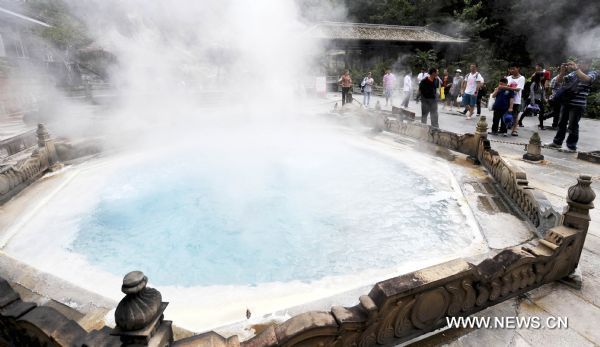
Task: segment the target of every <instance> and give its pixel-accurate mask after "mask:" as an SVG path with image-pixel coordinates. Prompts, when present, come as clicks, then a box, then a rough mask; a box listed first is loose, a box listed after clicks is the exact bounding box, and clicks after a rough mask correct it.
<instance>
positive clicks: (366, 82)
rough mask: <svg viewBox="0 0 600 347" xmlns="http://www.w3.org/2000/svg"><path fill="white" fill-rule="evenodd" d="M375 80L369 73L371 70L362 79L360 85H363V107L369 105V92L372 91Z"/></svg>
mask: <svg viewBox="0 0 600 347" xmlns="http://www.w3.org/2000/svg"><path fill="white" fill-rule="evenodd" d="M374 83H375V80H374V79H373V76H372V75H371V71H369V73H368V74H367V76H366V77H365V78H364V79H363V81H362V83H361V85H362V87H363V105H364V106H365V107H369V103H370V102H371V92H372V91H373V84H374Z"/></svg>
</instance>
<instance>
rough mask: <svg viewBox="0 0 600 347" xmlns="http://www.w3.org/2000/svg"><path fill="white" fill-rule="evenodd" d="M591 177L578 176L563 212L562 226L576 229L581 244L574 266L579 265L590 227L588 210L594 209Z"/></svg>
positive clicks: (570, 190) (594, 195) (594, 196)
mask: <svg viewBox="0 0 600 347" xmlns="http://www.w3.org/2000/svg"><path fill="white" fill-rule="evenodd" d="M591 184H592V177H591V176H590V175H579V178H578V179H577V184H575V185H573V186H571V187H570V188H569V191H568V193H567V207H565V210H564V212H563V222H562V224H563V225H564V226H566V227H569V228H573V229H577V230H578V231H579V232H580V233H582V235H581V238H580V239H581V242H580V244H579V245H578V246H577V247H578V250H577V259H576V262H575V264H578V263H579V258H580V257H581V252H582V251H583V243H584V242H585V237H586V236H587V231H588V227H589V225H590V220H591V218H590V210H591V209H592V208H594V202H593V201H594V199H595V198H596V193H594V191H593V190H592V187H590V185H591Z"/></svg>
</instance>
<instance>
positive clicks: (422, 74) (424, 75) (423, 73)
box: [415, 67, 429, 104]
mask: <svg viewBox="0 0 600 347" xmlns="http://www.w3.org/2000/svg"><path fill="white" fill-rule="evenodd" d="M427 77H429V74H428V73H427V70H425V68H424V67H422V68H421V72H419V74H418V75H417V85H419V84H420V83H421V81H422V80H423V79H425V78H427ZM419 100H421V93H420V92H419V89H418V88H417V96H416V97H415V101H416V102H417V104H418V103H419Z"/></svg>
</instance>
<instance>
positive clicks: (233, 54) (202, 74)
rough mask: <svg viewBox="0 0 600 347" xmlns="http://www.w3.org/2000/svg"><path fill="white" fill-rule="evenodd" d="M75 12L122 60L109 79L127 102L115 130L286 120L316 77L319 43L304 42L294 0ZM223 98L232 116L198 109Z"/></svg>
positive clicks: (136, 4) (182, 0) (181, 2)
mask: <svg viewBox="0 0 600 347" xmlns="http://www.w3.org/2000/svg"><path fill="white" fill-rule="evenodd" d="M73 6H74V9H75V10H76V11H77V12H78V13H80V15H81V16H83V18H85V19H86V21H87V22H88V23H89V24H88V25H89V27H90V29H91V31H92V33H94V34H95V36H96V39H97V42H98V44H99V45H100V46H102V47H104V48H105V49H107V50H108V51H110V52H112V53H114V54H115V55H116V56H117V59H118V65H117V66H116V67H115V68H114V69H113V70H112V71H111V79H112V82H113V83H114V84H115V85H116V86H117V87H118V88H119V89H120V91H121V96H122V98H121V100H120V101H121V108H120V112H119V116H118V117H117V124H118V127H119V128H122V127H123V126H125V127H127V126H131V128H137V129H139V127H140V126H141V127H143V131H144V132H147V131H152V129H156V127H159V129H157V130H159V131H160V132H164V131H165V130H166V129H165V126H166V125H168V126H171V125H172V124H173V123H179V124H180V125H182V126H181V127H177V128H178V129H177V131H181V130H182V129H181V128H185V129H190V127H191V128H196V127H203V126H204V125H205V124H204V121H206V120H207V119H211V118H212V119H214V118H215V117H216V118H221V119H222V118H226V119H231V118H232V117H234V118H236V122H239V121H240V120H243V121H244V122H247V121H248V120H256V119H263V120H265V119H281V118H286V117H288V116H289V115H290V114H291V112H290V111H291V110H293V109H295V108H296V107H297V105H298V104H297V96H298V95H299V93H300V92H301V90H302V87H303V84H304V83H305V78H306V77H307V76H308V74H310V67H309V65H310V64H309V62H310V61H311V54H312V52H314V51H315V47H314V46H313V42H311V41H310V40H309V39H308V38H307V37H305V36H303V32H304V30H305V29H306V27H305V26H304V24H302V23H301V21H300V18H299V12H298V8H297V7H296V5H295V2H294V1H292V0H278V1H273V0H258V1H251V2H250V1H242V0H226V1H221V0H219V1H216V0H211V1H201V2H198V1H189V0H175V1H170V2H169V3H166V2H162V1H161V2H158V1H152V2H148V1H143V0H134V1H127V2H123V1H105V0H102V1H100V0H97V1H87V2H84V3H80V4H79V5H78V4H73ZM223 101H225V102H226V104H227V105H228V107H227V109H229V110H230V111H232V107H233V112H227V111H224V110H223V108H221V110H220V111H219V112H216V111H215V110H211V111H210V112H207V111H199V107H205V106H207V105H212V104H214V103H216V102H223ZM236 107H238V108H237V109H236ZM240 118H241V119H240ZM113 125H114V124H113ZM230 125H231V124H230Z"/></svg>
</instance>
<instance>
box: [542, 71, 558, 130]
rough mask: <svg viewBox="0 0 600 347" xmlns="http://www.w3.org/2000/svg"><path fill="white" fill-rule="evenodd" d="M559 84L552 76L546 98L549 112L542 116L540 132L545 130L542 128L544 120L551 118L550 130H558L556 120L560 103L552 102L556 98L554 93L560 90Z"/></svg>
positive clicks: (556, 78) (555, 77)
mask: <svg viewBox="0 0 600 347" xmlns="http://www.w3.org/2000/svg"><path fill="white" fill-rule="evenodd" d="M560 86H561V84H560V83H558V76H554V78H552V80H550V96H549V97H548V106H550V112H549V113H547V114H545V115H544V118H543V119H542V121H540V125H541V126H542V127H541V130H545V129H546V128H544V122H543V121H544V120H546V119H549V118H552V125H551V126H550V129H551V130H556V129H558V120H559V118H560V106H561V104H560V102H558V101H556V100H554V99H555V97H556V92H558V90H559V89H560Z"/></svg>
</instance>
